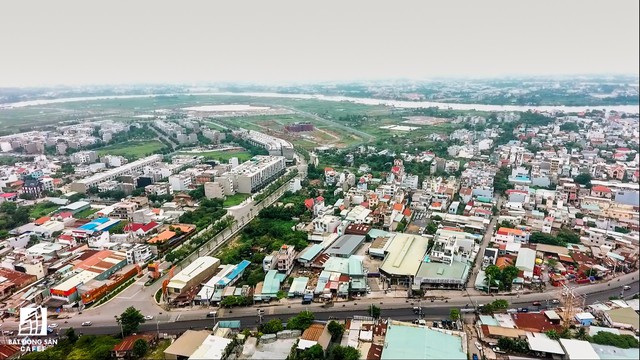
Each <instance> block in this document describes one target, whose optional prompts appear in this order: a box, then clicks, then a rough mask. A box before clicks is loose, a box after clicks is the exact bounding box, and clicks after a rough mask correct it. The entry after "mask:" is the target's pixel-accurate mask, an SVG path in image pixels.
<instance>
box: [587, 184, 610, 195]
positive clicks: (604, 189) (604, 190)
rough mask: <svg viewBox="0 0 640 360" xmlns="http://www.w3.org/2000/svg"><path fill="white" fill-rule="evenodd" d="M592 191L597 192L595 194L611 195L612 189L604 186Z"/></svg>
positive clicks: (598, 186) (595, 187) (593, 188)
mask: <svg viewBox="0 0 640 360" xmlns="http://www.w3.org/2000/svg"><path fill="white" fill-rule="evenodd" d="M591 191H595V192H601V193H610V192H611V189H609V188H608V187H606V186H602V185H597V186H594V187H592V188H591Z"/></svg>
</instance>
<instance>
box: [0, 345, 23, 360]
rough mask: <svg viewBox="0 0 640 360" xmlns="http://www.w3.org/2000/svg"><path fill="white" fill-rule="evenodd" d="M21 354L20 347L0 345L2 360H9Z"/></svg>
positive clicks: (0, 357)
mask: <svg viewBox="0 0 640 360" xmlns="http://www.w3.org/2000/svg"><path fill="white" fill-rule="evenodd" d="M18 352H20V346H18V345H8V344H0V359H8V358H10V357H11V356H14V355H15V354H16V353H18Z"/></svg>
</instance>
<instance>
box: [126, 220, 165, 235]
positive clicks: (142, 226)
mask: <svg viewBox="0 0 640 360" xmlns="http://www.w3.org/2000/svg"><path fill="white" fill-rule="evenodd" d="M158 226H160V224H158V223H157V222H155V221H152V222H149V223H147V224H141V223H129V224H127V226H125V227H124V231H133V232H137V231H138V230H142V231H143V232H144V233H145V234H146V233H148V232H149V231H151V230H153V229H154V228H156V227H158Z"/></svg>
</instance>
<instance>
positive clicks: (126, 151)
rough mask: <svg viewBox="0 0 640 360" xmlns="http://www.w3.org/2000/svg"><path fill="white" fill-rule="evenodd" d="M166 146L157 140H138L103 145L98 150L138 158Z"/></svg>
mask: <svg viewBox="0 0 640 360" xmlns="http://www.w3.org/2000/svg"><path fill="white" fill-rule="evenodd" d="M164 147H165V146H164V144H163V143H161V142H160V141H157V140H153V141H138V142H130V143H126V144H117V145H111V146H107V147H103V148H101V149H99V150H98V155H99V156H102V155H107V154H108V155H121V156H124V157H127V158H129V157H131V158H136V159H138V158H141V157H145V156H147V155H151V154H155V153H157V152H158V151H160V150H161V149H163V148H164Z"/></svg>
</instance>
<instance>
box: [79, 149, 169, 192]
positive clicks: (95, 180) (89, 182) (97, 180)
mask: <svg viewBox="0 0 640 360" xmlns="http://www.w3.org/2000/svg"><path fill="white" fill-rule="evenodd" d="M161 161H162V155H151V156H148V157H146V158H143V159H140V160H136V161H134V162H131V163H128V164H125V165H123V166H120V167H117V168H115V169H111V170H107V171H105V172H102V173H98V174H95V175H93V176H90V177H87V178H84V179H81V180H78V181H76V182H73V183H71V185H69V188H70V189H71V190H72V191H76V192H79V193H85V192H86V191H87V189H88V188H90V187H96V186H98V185H99V184H101V183H103V182H105V181H109V180H116V179H117V178H118V177H120V176H123V175H134V174H137V173H141V172H142V170H143V169H144V168H145V167H146V166H156V165H158V164H160V162H161Z"/></svg>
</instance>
